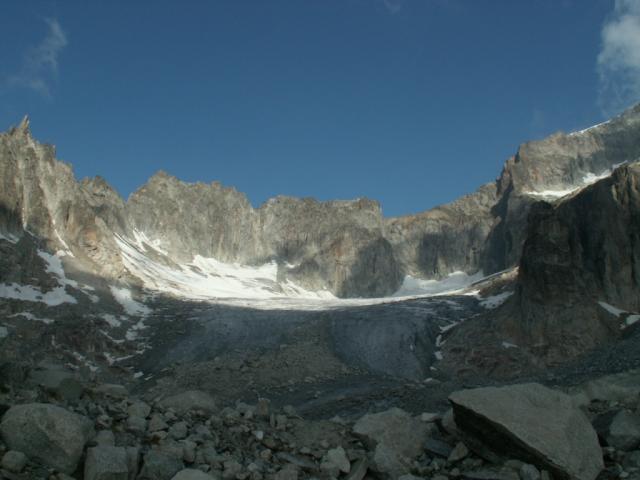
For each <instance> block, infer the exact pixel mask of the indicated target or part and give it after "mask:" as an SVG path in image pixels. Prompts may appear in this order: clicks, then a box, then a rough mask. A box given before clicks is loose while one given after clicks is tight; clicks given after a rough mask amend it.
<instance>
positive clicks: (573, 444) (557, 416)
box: [449, 383, 604, 480]
mask: <svg viewBox="0 0 640 480" xmlns="http://www.w3.org/2000/svg"><path fill="white" fill-rule="evenodd" d="M449 401H450V402H451V404H452V405H453V412H454V417H455V422H456V425H457V426H458V428H459V429H460V430H461V431H462V432H463V434H464V436H465V438H466V440H467V442H465V443H466V444H467V445H468V446H469V447H470V448H472V449H473V450H476V452H477V453H478V454H480V455H484V453H485V451H484V448H489V449H490V451H491V452H492V453H493V454H495V455H496V456H497V457H499V458H500V457H502V458H517V459H519V460H522V461H524V462H527V463H531V464H533V465H535V466H537V467H538V468H540V469H546V470H549V471H551V472H552V473H553V474H554V476H556V477H557V478H560V479H572V480H594V479H595V478H596V477H597V476H598V474H599V473H600V471H601V470H602V469H603V468H604V464H603V459H602V451H601V450H600V445H599V444H598V437H597V434H596V432H595V430H594V429H593V427H592V426H591V424H590V423H589V421H588V420H587V418H586V417H585V415H584V414H583V413H582V412H581V411H580V410H579V409H577V408H575V407H574V406H573V403H572V401H571V398H570V397H569V396H568V395H565V394H563V393H560V392H557V391H554V390H551V389H549V388H547V387H544V386H542V385H539V384H535V383H530V384H521V385H512V386H507V387H500V388H496V387H485V388H476V389H471V390H462V391H458V392H454V393H453V394H451V396H450V397H449ZM480 446H482V448H480Z"/></svg>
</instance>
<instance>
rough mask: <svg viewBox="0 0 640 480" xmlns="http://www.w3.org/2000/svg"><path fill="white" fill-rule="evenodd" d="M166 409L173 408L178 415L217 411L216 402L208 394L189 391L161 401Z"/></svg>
mask: <svg viewBox="0 0 640 480" xmlns="http://www.w3.org/2000/svg"><path fill="white" fill-rule="evenodd" d="M160 405H161V406H162V407H164V408H172V409H173V410H175V411H176V412H177V413H181V414H182V413H186V412H188V411H189V410H202V411H204V412H206V413H214V412H215V411H216V401H215V400H214V398H213V397H212V396H211V395H209V394H208V393H206V392H202V391H200V390H188V391H186V392H182V393H178V394H176V395H171V396H169V397H166V398H164V399H162V400H161V401H160Z"/></svg>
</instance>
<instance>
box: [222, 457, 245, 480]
mask: <svg viewBox="0 0 640 480" xmlns="http://www.w3.org/2000/svg"><path fill="white" fill-rule="evenodd" d="M223 466H224V471H223V472H222V478H224V479H225V480H232V479H234V478H236V475H239V474H240V473H242V465H241V464H240V463H238V462H237V461H236V460H227V461H226V462H224V464H223Z"/></svg>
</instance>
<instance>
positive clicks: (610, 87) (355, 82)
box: [0, 0, 640, 216]
mask: <svg viewBox="0 0 640 480" xmlns="http://www.w3.org/2000/svg"><path fill="white" fill-rule="evenodd" d="M638 4H640V2H637V1H635V0H537V1H529V0H467V1H465V0H251V1H249V0H211V1H204V0H200V1H199V0H191V1H184V2H180V1H177V0H176V1H163V0H155V1H151V0H146V1H142V0H140V1H130V0H127V1H124V0H122V1H115V0H109V1H107V0H105V1H97V0H96V1H74V0H65V1H62V0H57V1H52V0H47V1H30V2H6V3H5V4H3V6H2V15H1V17H0V58H2V62H1V63H0V129H1V130H5V129H7V128H9V127H10V126H11V125H14V124H16V123H18V122H19V121H20V119H21V118H22V116H23V115H24V114H29V115H30V117H31V123H32V131H33V133H34V135H35V136H36V137H37V138H38V139H39V140H40V141H43V142H49V143H53V144H55V145H56V147H57V150H58V157H59V158H60V159H62V160H65V161H67V162H70V163H72V164H73V166H74V170H75V172H76V176H77V177H78V178H82V177H85V176H94V175H101V176H103V177H105V178H106V179H107V180H108V181H109V182H110V183H111V184H112V185H114V187H115V188H116V189H117V190H118V191H119V192H120V193H121V194H122V195H123V196H124V197H125V198H126V197H127V196H128V195H129V194H130V193H131V192H132V191H133V190H135V189H136V188H138V187H139V186H141V185H142V184H143V183H144V182H145V181H146V180H147V179H148V178H149V177H150V176H151V175H152V174H153V173H155V172H156V171H157V170H160V169H162V170H165V171H167V172H169V173H171V174H173V175H176V176H177V177H179V178H181V179H183V180H185V181H205V182H210V181H214V180H218V181H221V182H222V183H223V184H225V185H230V186H234V187H236V188H237V189H238V190H240V191H243V192H245V193H246V194H247V195H248V197H249V199H250V200H251V202H252V203H253V204H254V205H255V206H258V205H260V204H261V203H262V202H263V201H265V200H266V199H267V198H269V197H271V196H274V195H278V194H284V195H293V196H312V197H316V198H318V199H320V200H328V199H347V198H355V197H361V196H366V197H370V198H374V199H376V200H379V201H380V202H381V204H382V206H383V210H384V212H385V214H386V215H388V216H392V215H400V214H407V213H413V212H418V211H421V210H425V209H427V208H430V207H433V206H435V205H437V204H441V203H446V202H448V201H451V200H453V199H455V198H456V197H458V196H460V195H462V194H465V193H469V192H472V191H473V190H475V189H476V188H477V187H478V186H479V185H481V184H483V183H485V182H489V181H493V180H494V179H495V177H496V176H497V175H498V174H499V172H500V169H501V167H502V164H503V162H504V160H505V159H506V158H507V157H508V156H510V155H512V154H513V153H514V152H515V151H516V149H517V146H518V144H520V143H522V142H524V141H526V140H529V139H536V138H541V137H543V136H546V135H548V134H550V133H552V132H554V131H557V130H564V131H570V130H574V129H579V128H584V127H587V126H589V125H592V124H595V123H598V122H600V121H602V120H603V119H604V118H605V117H606V116H607V115H610V114H612V113H615V112H618V111H620V109H621V108H622V107H624V106H628V105H630V104H632V103H633V102H635V101H638V100H639V99H640V95H639V92H640V80H639V79H640V75H639V72H640V21H639V20H638V19H640V8H638ZM636 47H637V48H636Z"/></svg>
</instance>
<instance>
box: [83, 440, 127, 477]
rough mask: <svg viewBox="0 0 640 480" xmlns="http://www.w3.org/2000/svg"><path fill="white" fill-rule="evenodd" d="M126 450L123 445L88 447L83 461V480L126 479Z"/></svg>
mask: <svg viewBox="0 0 640 480" xmlns="http://www.w3.org/2000/svg"><path fill="white" fill-rule="evenodd" d="M128 477H129V466H128V463H127V451H126V450H125V449H124V448H123V447H113V446H104V445H101V446H99V447H94V448H90V449H89V450H88V451H87V458H86V460H85V463H84V480H128Z"/></svg>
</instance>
